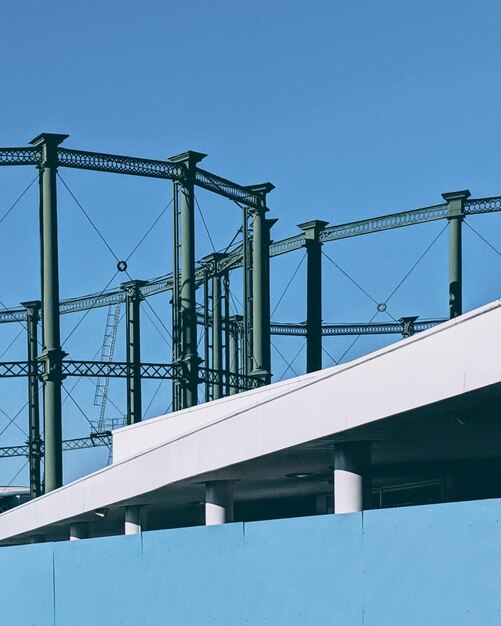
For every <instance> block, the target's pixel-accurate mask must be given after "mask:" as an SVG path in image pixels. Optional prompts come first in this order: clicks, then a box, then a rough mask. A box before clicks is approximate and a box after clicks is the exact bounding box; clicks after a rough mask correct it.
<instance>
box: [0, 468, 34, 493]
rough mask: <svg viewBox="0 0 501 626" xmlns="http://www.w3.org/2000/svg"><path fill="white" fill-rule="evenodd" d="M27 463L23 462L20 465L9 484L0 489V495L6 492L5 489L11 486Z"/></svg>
mask: <svg viewBox="0 0 501 626" xmlns="http://www.w3.org/2000/svg"><path fill="white" fill-rule="evenodd" d="M28 463H29V461H25V462H24V464H23V465H21V467H20V468H19V469H18V470H17V472H16V473H15V474H14V476H13V477H12V478H11V479H10V480H9V482H8V483H7V484H6V485H4V486H3V487H2V488H1V489H0V493H4V492H5V491H7V489H8V488H9V487H10V486H11V485H12V483H13V482H14V481H15V480H16V478H17V477H18V476H19V474H20V473H21V472H22V471H23V469H24V468H25V467H26V466H27V465H28Z"/></svg>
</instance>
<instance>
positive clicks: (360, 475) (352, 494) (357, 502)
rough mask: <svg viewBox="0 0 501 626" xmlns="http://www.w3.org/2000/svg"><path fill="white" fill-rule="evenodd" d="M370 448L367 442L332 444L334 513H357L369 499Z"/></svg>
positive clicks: (364, 506) (365, 505)
mask: <svg viewBox="0 0 501 626" xmlns="http://www.w3.org/2000/svg"><path fill="white" fill-rule="evenodd" d="M370 466H371V449H370V443H368V442H349V443H340V444H336V445H335V446H334V513H357V512H359V511H362V510H363V509H364V508H367V506H368V505H369V501H370Z"/></svg>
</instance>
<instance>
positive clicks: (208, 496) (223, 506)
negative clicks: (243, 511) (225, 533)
mask: <svg viewBox="0 0 501 626" xmlns="http://www.w3.org/2000/svg"><path fill="white" fill-rule="evenodd" d="M232 521H233V482H232V481H228V480H215V481H211V482H208V483H206V484H205V524H206V526H214V525H217V524H226V523H228V522H232Z"/></svg>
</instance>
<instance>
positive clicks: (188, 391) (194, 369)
mask: <svg viewBox="0 0 501 626" xmlns="http://www.w3.org/2000/svg"><path fill="white" fill-rule="evenodd" d="M206 156H207V155H206V154H202V153H200V152H193V151H191V150H189V151H188V152H184V153H182V154H178V155H176V156H173V157H171V158H170V161H171V162H172V163H178V164H180V165H181V166H182V167H183V170H184V177H183V181H182V186H181V212H180V221H181V238H180V242H179V243H180V253H181V285H180V290H179V317H178V323H179V334H180V340H181V356H180V361H181V362H182V364H183V367H184V369H185V373H186V375H185V377H184V378H183V381H182V384H181V386H182V393H181V396H182V398H181V401H182V403H183V407H181V408H186V407H190V406H194V405H196V404H197V401H198V398H197V387H198V366H199V358H198V349H197V311H196V301H195V291H196V284H195V175H196V170H197V163H199V162H200V161H201V160H202V159H203V158H205V157H206Z"/></svg>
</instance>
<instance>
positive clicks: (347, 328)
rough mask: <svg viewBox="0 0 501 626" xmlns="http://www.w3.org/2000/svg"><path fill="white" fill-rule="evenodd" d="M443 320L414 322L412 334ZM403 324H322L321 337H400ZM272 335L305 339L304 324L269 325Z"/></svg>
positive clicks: (274, 323)
mask: <svg viewBox="0 0 501 626" xmlns="http://www.w3.org/2000/svg"><path fill="white" fill-rule="evenodd" d="M445 321H446V319H445V318H440V319H434V320H423V321H421V322H414V324H413V328H414V332H416V333H419V332H422V331H423V330H428V329H429V328H433V327H434V326H436V325H437V324H441V323H442V322H445ZM402 331H403V324H401V323H400V322H370V323H368V324H367V323H360V324H353V323H352V324H323V325H322V335H324V336H325V337H332V336H342V335H401V334H402ZM271 334H272V335H293V336H298V337H306V323H303V324H290V323H288V322H287V323H283V324H280V323H277V322H272V323H271Z"/></svg>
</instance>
